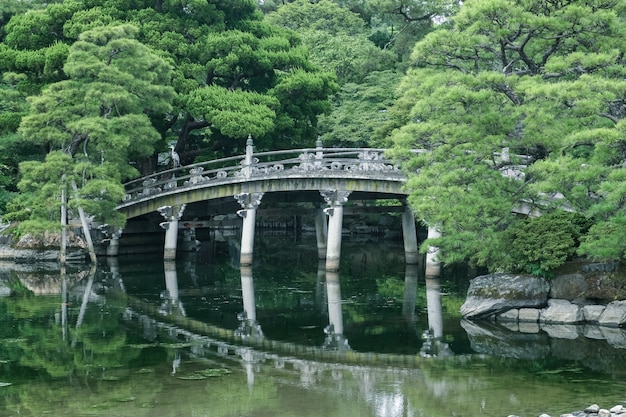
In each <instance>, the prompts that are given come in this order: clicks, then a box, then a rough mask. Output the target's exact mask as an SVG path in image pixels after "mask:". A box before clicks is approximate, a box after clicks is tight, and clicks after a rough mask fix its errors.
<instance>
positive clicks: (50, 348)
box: [0, 286, 142, 415]
mask: <svg viewBox="0 0 626 417" xmlns="http://www.w3.org/2000/svg"><path fill="white" fill-rule="evenodd" d="M86 289H87V290H89V291H90V290H91V289H92V288H91V286H87V288H86ZM62 298H63V297H62V296H60V295H56V296H48V295H47V296H34V295H33V294H32V293H29V292H28V291H22V292H21V293H18V294H17V295H13V296H11V297H6V298H2V299H0V312H1V313H3V314H2V322H3V323H11V324H12V326H1V327H0V336H2V339H3V340H2V343H0V358H2V359H3V361H5V362H6V363H5V364H3V367H4V368H7V369H5V370H6V371H7V372H3V375H4V377H7V376H9V377H11V380H10V381H11V382H12V383H13V384H14V387H16V386H19V387H20V389H19V390H18V392H19V401H11V403H15V404H20V405H19V407H20V409H21V410H22V413H23V412H24V411H26V409H27V410H29V412H31V413H32V415H43V414H44V413H46V412H49V411H50V404H54V403H62V402H63V401H64V399H66V400H68V402H71V403H72V404H77V403H78V404H80V403H81V399H80V398H75V397H76V392H74V389H75V388H77V387H76V386H75V384H76V383H79V385H80V386H82V385H84V386H85V388H87V389H89V390H90V389H92V388H94V387H96V386H97V385H98V384H100V383H106V382H108V379H110V375H109V374H110V373H111V370H113V371H114V370H115V369H116V368H119V367H128V364H129V363H131V362H132V361H133V360H135V359H136V358H137V357H138V356H139V355H140V354H141V352H142V351H141V350H139V349H130V350H129V349H128V348H127V347H126V346H127V333H126V326H124V325H123V323H122V315H123V313H124V311H125V308H126V300H125V299H124V298H121V297H119V298H112V299H108V300H105V299H104V298H100V297H98V296H97V295H95V294H94V293H92V292H91V291H90V293H89V294H87V295H86V296H85V297H84V298H82V299H80V298H75V299H73V300H72V299H70V300H69V306H70V307H69V308H68V314H67V321H68V323H64V320H61V319H60V317H61V307H62V306H61V300H62ZM89 300H91V302H89V303H88V302H87V301H89ZM94 300H95V301H94ZM79 306H80V307H82V308H81V309H80V310H81V312H80V313H79V308H78V307H79ZM79 315H80V320H79ZM77 322H78V323H77ZM74 325H76V326H74ZM64 326H66V327H64ZM10 329H13V330H10ZM9 340H10V342H8V341H9ZM7 359H9V361H7ZM48 377H49V378H52V379H53V380H56V379H59V378H61V379H65V380H66V381H67V382H68V383H69V384H67V385H66V384H58V386H56V384H55V387H54V388H47V387H51V386H52V385H51V384H50V383H49V381H48ZM113 379H115V377H114V378H113ZM34 381H39V382H42V384H41V386H39V387H38V388H37V389H35V388H33V389H31V386H33V382H34ZM46 381H47V382H46ZM25 382H28V383H25ZM109 383H110V382H109ZM16 384H17V385H16ZM37 385H39V384H34V386H37ZM72 387H73V388H72ZM119 388H120V389H119V390H118V389H117V388H113V389H112V390H107V393H108V394H110V395H116V394H115V392H118V391H120V392H118V395H120V398H121V396H122V395H130V394H132V389H131V388H130V387H125V388H122V387H119ZM14 389H17V388H14ZM70 400H71V401H70ZM85 402H88V399H87V398H85ZM53 408H56V407H53ZM16 411H19V410H16ZM78 412H79V410H78V409H77V413H78ZM67 413H68V415H73V414H72V413H71V411H70V410H67Z"/></svg>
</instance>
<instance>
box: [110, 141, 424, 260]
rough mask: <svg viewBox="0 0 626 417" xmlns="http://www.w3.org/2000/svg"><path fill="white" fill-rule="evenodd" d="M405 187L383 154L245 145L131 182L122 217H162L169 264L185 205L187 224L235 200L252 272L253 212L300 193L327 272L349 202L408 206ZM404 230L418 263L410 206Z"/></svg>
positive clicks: (338, 244) (114, 239) (113, 244)
mask: <svg viewBox="0 0 626 417" xmlns="http://www.w3.org/2000/svg"><path fill="white" fill-rule="evenodd" d="M405 182H406V177H405V176H404V174H403V173H402V172H401V171H400V169H399V168H398V167H397V166H395V165H394V164H393V162H392V161H391V160H389V159H388V158H386V156H385V150H384V149H369V148H360V149H353V148H323V147H322V144H321V141H319V140H318V142H317V144H316V147H315V148H310V149H295V150H281V151H271V152H260V153H254V144H253V142H252V138H248V141H247V143H246V153H245V155H240V156H234V157H230V158H223V159H218V160H213V161H207V162H202V163H198V164H193V165H188V166H180V167H175V168H173V169H169V170H167V171H161V172H158V173H155V174H152V175H149V176H147V177H143V178H140V179H138V180H135V181H132V182H129V183H127V184H126V185H125V186H126V195H125V198H124V201H123V202H122V203H121V204H120V205H119V206H118V210H119V211H120V212H122V213H124V214H125V215H126V217H127V218H128V219H133V218H135V217H139V216H144V215H149V214H151V213H156V212H158V213H160V214H161V215H162V216H163V217H164V218H165V222H162V223H161V226H162V227H163V228H164V229H165V230H166V232H165V248H164V258H165V260H171V259H175V256H176V247H177V239H178V236H177V233H178V232H177V231H178V229H179V225H178V222H179V220H181V219H182V217H183V216H184V214H185V210H186V209H187V207H188V206H189V207H192V209H191V211H193V214H189V211H190V210H189V209H187V217H188V218H196V217H198V216H197V213H198V212H203V213H204V214H206V213H207V212H208V211H207V210H208V209H209V205H213V206H216V205H219V204H220V202H221V204H226V203H224V202H227V203H228V204H230V205H232V204H233V203H234V202H235V201H236V202H237V203H238V205H237V206H235V207H236V208H235V209H232V207H231V211H230V212H231V213H232V212H234V211H237V214H239V216H241V217H242V218H243V223H242V238H241V254H240V262H241V264H242V265H250V264H251V263H252V253H253V246H254V228H255V219H256V209H257V207H258V206H259V204H260V203H261V200H262V198H263V196H264V195H267V196H270V195H273V196H276V195H282V196H283V197H284V196H285V195H295V194H297V195H299V199H290V200H289V201H314V202H317V203H318V206H320V207H319V210H318V211H317V214H316V218H315V225H316V235H317V242H318V243H317V244H318V254H319V257H320V258H321V259H324V258H325V259H326V268H327V270H337V269H338V267H339V257H340V251H341V234H342V221H343V220H342V219H343V205H344V203H345V202H346V201H348V198H350V199H351V200H368V199H400V200H404V199H405V197H406V192H405V191H404V184H405ZM323 202H325V203H326V208H323V207H321V204H320V203H323ZM202 204H204V206H203V205H202ZM239 206H240V207H241V209H240V210H237V209H238V208H239ZM199 208H200V209H199ZM326 216H328V219H326ZM402 223H403V235H404V243H405V254H406V262H407V263H417V258H418V252H417V236H416V230H415V218H414V216H413V213H412V212H411V210H410V208H409V207H408V206H407V205H405V209H404V214H403V221H402ZM118 239H119V234H118V235H117V236H116V235H115V234H113V236H112V238H111V241H110V243H109V249H110V250H109V251H108V252H109V254H113V253H114V252H115V251H116V245H117V244H118V243H117V242H118Z"/></svg>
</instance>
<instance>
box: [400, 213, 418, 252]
mask: <svg viewBox="0 0 626 417" xmlns="http://www.w3.org/2000/svg"><path fill="white" fill-rule="evenodd" d="M402 237H403V239H404V262H405V263H407V264H416V263H417V262H418V259H419V253H418V248H417V231H416V228H415V216H414V215H413V210H412V209H411V207H410V206H409V205H408V204H406V203H405V206H404V212H403V213H402Z"/></svg>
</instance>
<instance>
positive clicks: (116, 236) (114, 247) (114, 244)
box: [107, 229, 122, 256]
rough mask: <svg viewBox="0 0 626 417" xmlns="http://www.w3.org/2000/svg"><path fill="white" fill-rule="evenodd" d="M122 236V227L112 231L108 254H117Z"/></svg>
mask: <svg viewBox="0 0 626 417" xmlns="http://www.w3.org/2000/svg"><path fill="white" fill-rule="evenodd" d="M121 236H122V229H118V230H117V231H115V232H113V233H111V239H110V240H109V246H107V256H117V255H118V254H119V251H120V237H121Z"/></svg>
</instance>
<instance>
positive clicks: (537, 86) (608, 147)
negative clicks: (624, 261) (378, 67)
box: [381, 0, 626, 273]
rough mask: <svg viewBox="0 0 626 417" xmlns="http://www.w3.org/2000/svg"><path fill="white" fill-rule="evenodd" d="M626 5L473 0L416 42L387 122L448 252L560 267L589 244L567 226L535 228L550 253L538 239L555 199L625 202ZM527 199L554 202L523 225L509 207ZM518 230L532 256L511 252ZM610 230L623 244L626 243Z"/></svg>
mask: <svg viewBox="0 0 626 417" xmlns="http://www.w3.org/2000/svg"><path fill="white" fill-rule="evenodd" d="M625 5H626V3H625V2H624V1H621V0H620V1H608V2H597V3H594V5H593V6H592V5H589V4H582V3H579V2H567V3H559V2H556V3H546V2H540V1H529V2H516V1H510V0H484V1H473V2H469V1H468V2H464V3H463V6H462V7H461V9H460V11H459V13H458V14H457V15H456V16H454V18H453V19H451V24H448V25H442V26H441V28H440V29H438V30H435V31H433V32H431V33H430V34H428V35H427V36H426V37H425V38H424V39H423V40H422V41H420V42H418V43H417V44H416V46H415V49H414V51H413V55H412V60H413V62H414V65H413V67H412V68H411V69H410V70H409V71H408V72H407V75H406V77H405V78H404V79H403V81H402V84H401V87H400V89H401V91H402V92H403V96H402V97H401V98H400V99H399V100H398V102H397V103H396V105H395V106H394V108H393V109H391V110H390V112H389V121H388V124H387V126H386V127H384V128H383V129H381V132H389V133H390V134H391V135H390V136H391V139H392V141H393V143H394V155H395V157H396V158H397V159H398V161H399V162H401V163H402V164H403V167H404V169H405V171H406V172H407V174H408V175H409V181H408V182H407V188H408V190H409V191H410V192H411V196H410V198H409V201H410V203H411V205H412V207H413V209H414V211H415V213H416V214H417V215H418V216H419V217H420V219H421V220H422V221H423V222H424V223H426V224H428V225H430V226H436V227H438V228H439V229H440V230H442V231H443V234H444V235H443V237H442V238H441V239H438V240H437V241H434V242H429V243H432V244H437V245H438V246H440V247H441V249H442V251H441V257H442V260H444V262H455V261H461V260H463V261H468V260H469V261H471V262H473V263H475V264H478V265H486V266H490V267H491V268H496V269H498V268H519V269H522V270H524V269H527V267H528V268H531V265H534V268H535V269H534V270H535V272H540V273H541V272H542V271H543V272H545V271H549V270H551V269H553V268H555V267H556V266H557V265H558V264H559V263H560V262H562V261H563V260H564V259H567V257H568V256H571V255H572V254H573V251H575V250H576V248H577V246H578V242H577V240H576V239H577V236H576V233H574V232H572V231H570V230H569V229H568V230H565V229H564V228H563V227H564V226H563V227H560V228H558V233H557V230H554V231H553V233H552V234H550V235H546V236H541V239H537V242H543V244H544V245H547V246H548V247H549V248H550V250H549V251H548V252H549V253H546V254H545V255H542V254H541V253H540V252H541V249H540V247H539V246H540V245H539V243H537V246H536V247H535V246H533V245H531V244H530V243H529V242H530V241H532V240H533V238H532V236H535V235H537V237H539V235H541V233H540V231H541V230H542V228H544V229H545V230H552V229H550V227H555V225H557V224H559V222H560V221H561V220H560V219H559V217H558V216H559V215H558V214H554V216H556V217H555V218H552V217H551V214H550V213H552V212H554V211H555V210H556V211H557V213H558V210H559V209H563V208H565V209H567V210H573V211H576V212H578V213H580V214H581V215H582V216H584V218H588V219H592V221H593V222H597V223H598V224H600V223H602V222H605V221H606V222H610V220H611V219H612V218H613V217H620V216H622V215H623V208H624V203H623V202H624V201H626V188H625V187H624V186H623V183H624V182H623V181H624V179H626V174H624V168H623V166H624V165H623V164H624V161H626V146H625V145H624V139H623V138H624V137H625V136H624V135H623V131H624V128H623V126H624V123H625V122H624V117H625V116H626V112H625V111H624V106H623V97H624V91H626V83H624V73H625V70H624V65H623V62H622V59H621V58H620V57H621V56H622V54H623V45H624V42H625V41H626V32H625V31H624V30H623V28H624V21H625V20H624V19H625V18H626V15H624V10H625V9H624V6H625ZM583 16H584V18H583ZM566 28H570V29H571V28H575V29H574V30H566ZM554 39H559V41H558V42H554V41H553V40H554ZM591 39H593V41H592V42H591V41H590V40H591ZM414 149H421V150H422V151H421V152H418V153H416V152H413V151H412V150H414ZM522 171H523V172H522ZM529 211H530V212H533V211H535V212H540V213H541V214H542V216H541V218H540V219H538V220H536V221H537V223H534V222H533V223H532V226H531V224H528V225H526V224H525V223H522V224H520V225H517V220H516V219H515V217H514V216H513V215H512V214H511V213H512V212H522V213H528V212H529ZM544 222H545V223H544ZM522 225H524V226H525V227H528V228H529V229H525V228H524V227H522ZM509 227H512V228H513V229H511V230H510V231H507V229H508V228H509ZM592 230H595V229H592ZM513 232H515V233H520V236H518V237H517V238H516V239H515V240H516V241H517V244H518V245H519V247H516V249H518V250H519V251H520V253H519V255H520V256H523V257H524V259H518V258H516V257H515V256H517V255H515V254H513V253H509V252H510V251H509V249H510V242H511V239H512V237H511V236H510V234H511V233H513ZM542 239H549V240H542ZM515 240H514V241H515ZM587 242H589V241H587ZM611 242H613V243H614V244H616V245H617V248H616V249H618V250H615V251H613V252H612V256H616V255H618V254H619V256H621V254H622V253H623V250H622V248H623V247H624V244H623V243H618V241H617V240H611ZM604 244H609V240H608V239H607V240H604V243H603V245H604ZM597 249H599V246H598V247H597ZM584 252H585V253H589V254H591V253H592V250H591V246H589V243H586V244H585V249H584ZM497 253H504V254H506V255H504V256H502V259H501V260H498V259H497ZM581 253H582V252H581ZM604 254H605V255H607V254H608V252H606V251H605V252H604Z"/></svg>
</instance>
